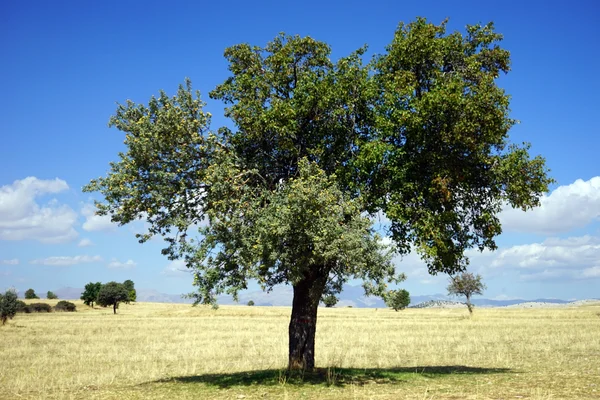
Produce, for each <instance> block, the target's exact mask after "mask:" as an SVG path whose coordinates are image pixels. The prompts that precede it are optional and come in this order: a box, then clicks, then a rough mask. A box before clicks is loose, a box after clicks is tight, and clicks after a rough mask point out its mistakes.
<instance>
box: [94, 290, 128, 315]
mask: <svg viewBox="0 0 600 400" xmlns="http://www.w3.org/2000/svg"><path fill="white" fill-rule="evenodd" d="M96 302H97V303H98V304H99V305H101V306H102V307H108V306H113V313H114V314H116V313H117V308H119V303H128V302H129V293H128V292H127V288H126V287H125V285H123V284H122V283H118V282H108V283H107V284H105V285H102V288H101V289H100V292H99V293H98V298H97V299H96Z"/></svg>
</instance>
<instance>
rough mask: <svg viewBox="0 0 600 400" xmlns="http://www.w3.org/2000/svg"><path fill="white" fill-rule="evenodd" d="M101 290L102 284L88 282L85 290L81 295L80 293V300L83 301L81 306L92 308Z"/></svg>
mask: <svg viewBox="0 0 600 400" xmlns="http://www.w3.org/2000/svg"><path fill="white" fill-rule="evenodd" d="M101 288H102V283H100V282H96V283H94V282H90V283H88V284H87V285H85V289H84V291H83V293H81V297H80V299H81V300H83V304H85V305H86V306H90V307H92V308H94V303H95V302H96V299H97V298H98V293H100V289H101Z"/></svg>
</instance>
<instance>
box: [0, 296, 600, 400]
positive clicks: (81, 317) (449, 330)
mask: <svg viewBox="0 0 600 400" xmlns="http://www.w3.org/2000/svg"><path fill="white" fill-rule="evenodd" d="M42 302H47V303H50V304H55V303H56V301H46V300H42ZM76 304H77V308H78V311H77V312H75V313H51V314H17V316H16V317H15V318H14V319H13V320H12V321H10V322H9V323H8V324H7V325H6V326H4V327H0V355H1V357H0V398H2V399H188V398H189V399H192V398H193V399H600V304H599V305H590V306H581V307H565V308H552V309H483V308H480V309H476V310H475V315H474V317H473V318H469V317H468V312H467V310H466V309H464V310H463V309H408V310H405V311H401V312H394V311H392V310H384V309H378V310H376V309H350V308H334V309H326V308H321V309H319V321H318V324H317V344H316V345H317V349H316V351H317V354H316V362H317V366H318V367H319V370H318V371H316V372H315V373H313V374H306V375H305V376H303V377H302V376H291V377H288V376H287V374H286V373H285V372H286V371H285V367H286V363H287V324H288V320H289V314H290V309H289V308H286V307H248V306H221V307H220V308H219V309H218V310H213V309H211V308H210V307H203V306H198V307H191V306H190V305H185V304H160V303H137V304H131V305H121V307H120V309H119V313H118V314H117V315H113V314H112V310H111V309H110V308H96V309H90V308H89V307H87V306H84V305H83V304H82V303H81V302H76Z"/></svg>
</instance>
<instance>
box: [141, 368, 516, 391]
mask: <svg viewBox="0 0 600 400" xmlns="http://www.w3.org/2000/svg"><path fill="white" fill-rule="evenodd" d="M511 372H512V370H511V369H509V368H479V367H467V366H463V365H444V366H417V367H397V368H337V367H329V368H318V369H315V371H313V372H304V373H302V372H296V371H294V372H288V371H287V370H285V369H283V370H278V369H266V370H257V371H245V372H234V373H229V374H203V375H193V376H179V377H173V378H167V379H160V380H158V381H154V382H152V383H184V384H196V383H200V384H205V385H209V386H216V387H218V388H221V389H227V388H231V387H236V386H275V385H294V386H302V385H328V386H345V385H359V386H362V385H366V384H373V383H376V384H390V383H400V382H409V381H412V380H414V379H417V378H419V377H424V378H430V379H435V378H441V377H444V376H448V375H453V374H454V375H456V374H460V375H483V374H505V373H511Z"/></svg>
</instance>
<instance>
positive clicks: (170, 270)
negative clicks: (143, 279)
mask: <svg viewBox="0 0 600 400" xmlns="http://www.w3.org/2000/svg"><path fill="white" fill-rule="evenodd" d="M190 273H191V270H190V269H188V268H187V267H186V265H185V261H183V260H175V261H171V262H170V263H169V264H168V265H167V266H166V267H165V268H164V269H163V270H162V272H161V274H162V275H166V276H171V277H189V276H190Z"/></svg>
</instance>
